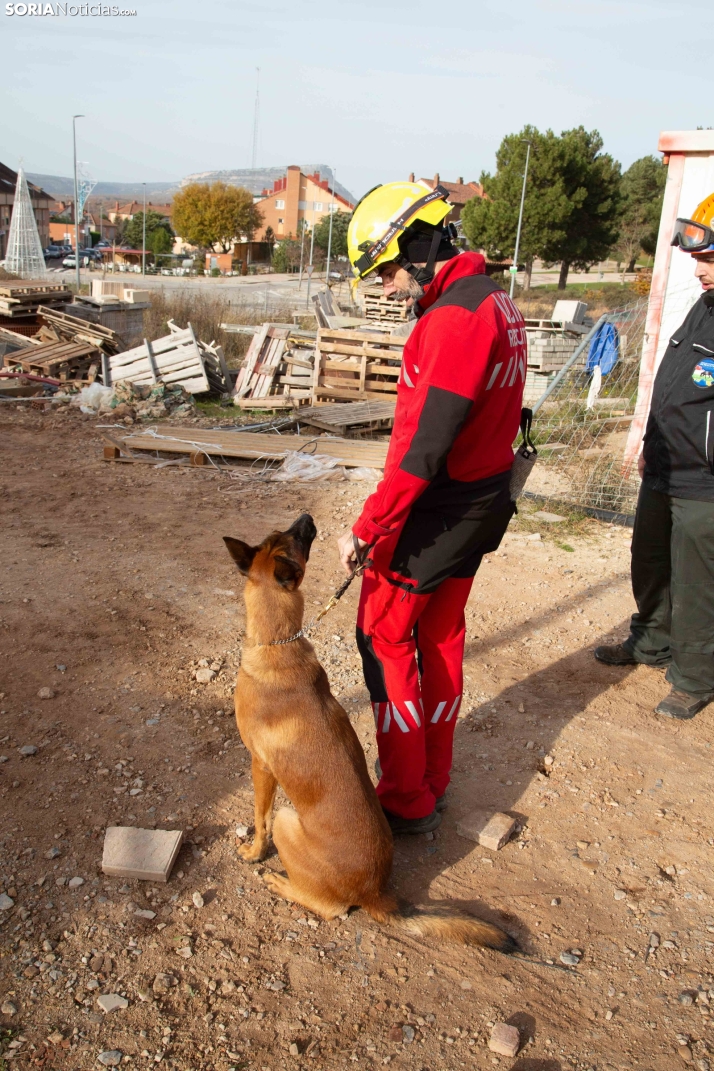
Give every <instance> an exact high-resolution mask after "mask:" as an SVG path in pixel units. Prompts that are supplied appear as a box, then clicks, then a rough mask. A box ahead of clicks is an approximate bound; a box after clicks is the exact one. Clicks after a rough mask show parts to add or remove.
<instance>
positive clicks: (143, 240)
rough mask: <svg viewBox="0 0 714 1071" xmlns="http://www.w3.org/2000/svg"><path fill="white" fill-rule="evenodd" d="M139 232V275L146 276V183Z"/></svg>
mask: <svg viewBox="0 0 714 1071" xmlns="http://www.w3.org/2000/svg"><path fill="white" fill-rule="evenodd" d="M141 231H142V235H141V274H142V275H146V183H144V221H143V224H142V228H141Z"/></svg>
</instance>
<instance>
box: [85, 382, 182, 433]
mask: <svg viewBox="0 0 714 1071" xmlns="http://www.w3.org/2000/svg"><path fill="white" fill-rule="evenodd" d="M71 404H72V405H75V406H78V407H79V408H80V409H81V410H82V412H83V413H106V414H107V415H110V416H112V417H113V419H114V420H115V421H118V420H121V421H122V423H124V424H128V425H132V424H133V423H134V421H136V420H159V419H161V418H162V417H167V416H193V415H194V413H195V405H194V401H193V396H192V395H191V394H189V393H188V391H187V390H185V388H184V387H182V386H181V384H180V383H172V384H166V383H130V382H129V380H127V379H124V380H122V381H121V382H120V383H117V384H116V386H115V387H104V386H102V385H101V384H100V383H95V384H93V385H92V386H91V387H85V388H84V389H83V390H81V391H80V392H79V394H77V395H75V397H74V398H73V400H72V403H71Z"/></svg>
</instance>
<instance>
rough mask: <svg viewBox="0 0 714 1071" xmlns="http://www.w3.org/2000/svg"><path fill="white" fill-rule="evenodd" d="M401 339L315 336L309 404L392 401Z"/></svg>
mask: <svg viewBox="0 0 714 1071" xmlns="http://www.w3.org/2000/svg"><path fill="white" fill-rule="evenodd" d="M404 342H405V340H404V339H403V338H394V337H392V336H391V335H388V334H384V333H381V332H376V331H375V332H371V331H332V330H329V329H327V328H321V329H320V330H319V331H318V333H317V349H316V351H315V369H314V378H313V388H312V397H313V403H316V402H318V401H319V400H320V399H323V398H324V399H330V400H332V401H345V402H357V401H367V400H368V399H371V398H375V399H382V400H384V399H387V398H390V399H394V397H395V395H396V390H397V380H398V379H399V376H400V375H401V370H402V353H403V350H404Z"/></svg>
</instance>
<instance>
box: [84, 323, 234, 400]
mask: <svg viewBox="0 0 714 1071" xmlns="http://www.w3.org/2000/svg"><path fill="white" fill-rule="evenodd" d="M169 329H170V332H171V333H170V334H168V335H165V336H164V337H163V338H157V339H155V340H154V341H153V342H149V340H148V339H144V341H143V343H142V345H141V346H135V347H134V348H133V349H130V350H124V352H123V353H117V354H113V355H111V356H109V357H107V358H106V360H105V362H104V385H105V386H107V387H112V386H114V385H115V384H116V383H119V382H120V381H122V380H128V381H129V382H130V383H157V382H158V381H159V380H161V381H162V382H163V383H166V384H171V383H179V384H180V385H181V386H182V387H183V388H184V389H185V390H187V391H188V392H189V394H202V393H205V392H207V391H213V392H216V393H220V394H225V393H227V392H228V391H229V390H230V373H229V372H228V367H227V365H226V361H225V358H224V356H223V350H222V349H221V347H220V346H217V345H216V344H215V343H211V344H210V345H206V343H203V342H200V341H199V340H198V339H197V338H196V336H195V334H194V332H193V328H192V327H191V324H188V326H187V327H186V328H185V330H184V329H181V328H179V327H177V326H176V324H175V323H173V321H172V320H169Z"/></svg>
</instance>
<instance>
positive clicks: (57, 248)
mask: <svg viewBox="0 0 714 1071" xmlns="http://www.w3.org/2000/svg"><path fill="white" fill-rule="evenodd" d="M63 252H64V250H63V248H62V246H61V245H48V246H47V249H45V250H44V254H45V260H59V258H60V257H61V256H62V254H63Z"/></svg>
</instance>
